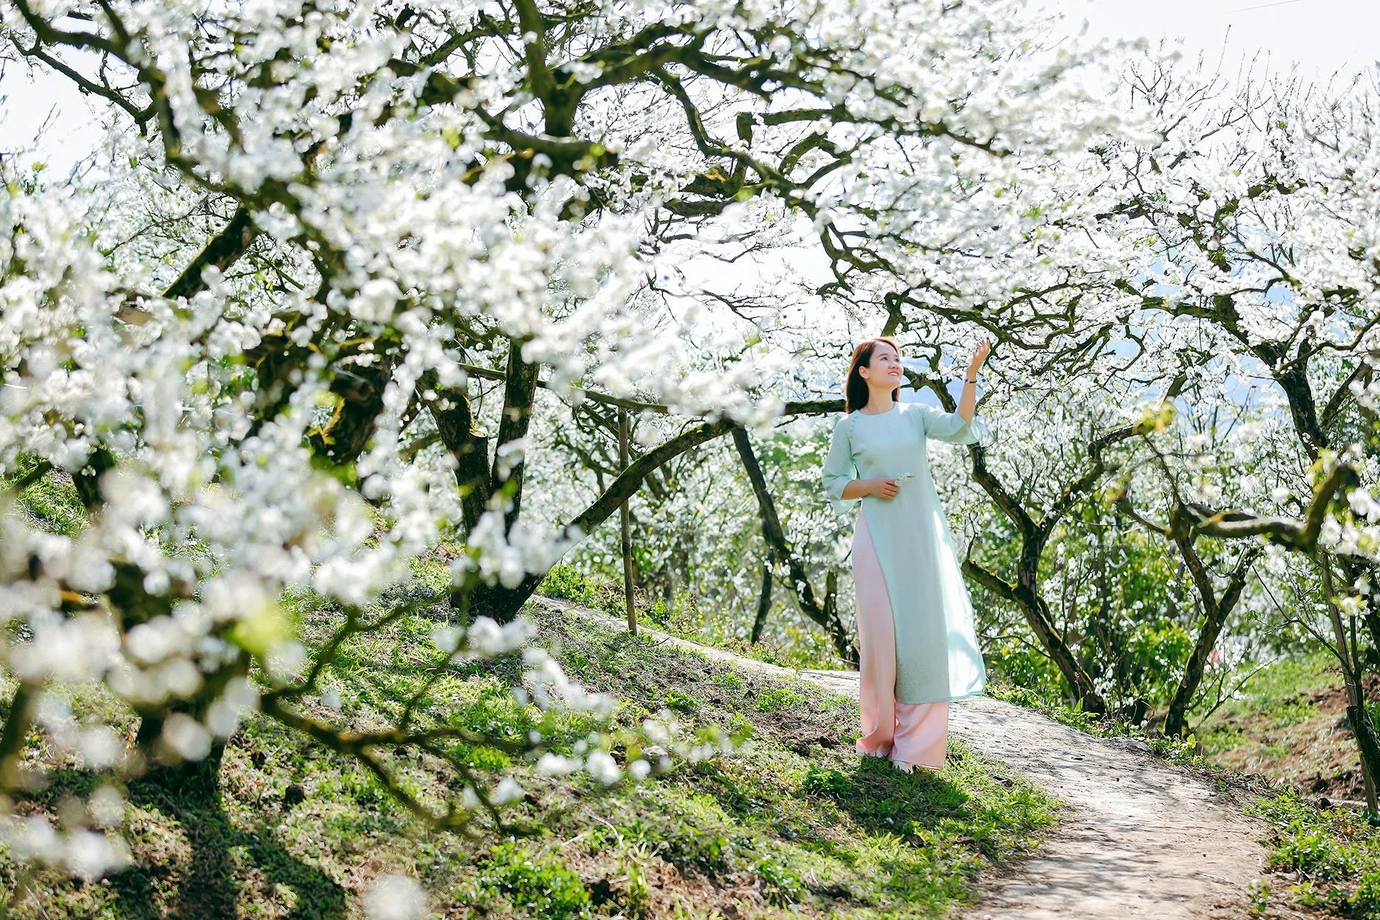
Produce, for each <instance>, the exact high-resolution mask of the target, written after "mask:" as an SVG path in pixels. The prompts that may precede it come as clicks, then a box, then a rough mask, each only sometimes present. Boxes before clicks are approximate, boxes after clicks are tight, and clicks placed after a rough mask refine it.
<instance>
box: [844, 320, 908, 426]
mask: <svg viewBox="0 0 1380 920" xmlns="http://www.w3.org/2000/svg"><path fill="white" fill-rule="evenodd" d="M878 342H880V343H882V344H884V345H890V346H891V347H892V348H895V349H896V354H897V355H898V356H899V355H900V354H901V349H900V347H899V346H898V345H897V344H896V340H895V339H893V338H892V337H891V336H889V335H879V336H877V337H876V338H875V339H868V340H867V341H865V342H863V343H861V344H860V345H858V347H857V348H855V349H853V361H852V363H851V364H849V365H848V383H847V384H845V385H844V388H843V411H844V414H845V415H846V414H848V413H849V412H856V411H857V410H858V409H861V408H862V407H863V406H865V405H867V399H868V396H869V395H870V394H869V392H868V389H867V381H866V380H865V379H863V375H862V374H860V373H858V369H859V368H863V367H871V366H872V350H873V349H874V348H876V347H877V343H878ZM891 401H892V402H900V401H901V388H900V387H897V388H896V389H894V390H892V391H891Z"/></svg>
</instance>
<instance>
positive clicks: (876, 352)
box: [858, 342, 904, 387]
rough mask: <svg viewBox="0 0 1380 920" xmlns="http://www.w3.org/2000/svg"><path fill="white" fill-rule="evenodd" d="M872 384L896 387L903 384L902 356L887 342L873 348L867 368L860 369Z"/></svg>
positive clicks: (864, 377)
mask: <svg viewBox="0 0 1380 920" xmlns="http://www.w3.org/2000/svg"><path fill="white" fill-rule="evenodd" d="M858 370H859V372H860V373H861V374H862V376H863V379H865V380H866V381H867V382H868V383H870V384H875V385H878V386H886V387H895V386H899V385H900V384H901V378H902V377H903V376H904V374H902V372H901V355H900V353H899V352H897V351H896V349H894V348H892V347H891V346H890V345H888V344H887V343H886V342H878V343H877V344H876V345H874V346H873V347H872V357H871V359H870V360H869V361H868V364H867V366H866V367H862V368H859V369H858Z"/></svg>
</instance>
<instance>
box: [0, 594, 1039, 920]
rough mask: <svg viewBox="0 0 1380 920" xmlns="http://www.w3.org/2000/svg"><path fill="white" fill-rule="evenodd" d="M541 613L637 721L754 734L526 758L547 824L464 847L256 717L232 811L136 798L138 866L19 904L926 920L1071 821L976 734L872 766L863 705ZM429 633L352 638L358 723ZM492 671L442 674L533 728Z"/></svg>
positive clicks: (351, 676) (579, 723)
mask: <svg viewBox="0 0 1380 920" xmlns="http://www.w3.org/2000/svg"><path fill="white" fill-rule="evenodd" d="M303 606H306V607H309V606H310V605H309V604H303ZM534 616H535V618H536V619H537V620H538V622H539V625H540V628H541V635H542V639H541V641H542V642H544V643H546V644H548V645H550V646H551V647H552V648H553V649H555V650H556V651H557V653H558V657H559V658H560V660H561V661H562V663H563V664H564V666H565V667H566V668H567V669H568V672H569V673H570V674H571V675H572V676H573V677H576V678H578V679H579V680H581V681H582V682H583V683H584V684H585V685H586V686H588V687H590V688H593V689H598V690H603V691H607V692H609V693H612V694H613V695H615V696H616V697H617V698H619V699H623V700H625V701H626V702H624V703H623V704H622V706H621V707H620V709H619V711H618V713H617V716H616V719H617V720H618V721H620V722H623V723H629V724H631V723H634V722H636V721H639V720H640V719H641V718H643V717H644V716H645V715H647V714H649V713H650V712H653V711H655V710H658V709H660V708H661V707H663V706H668V707H670V708H671V709H673V710H674V711H676V712H677V714H678V716H680V717H681V718H682V719H683V720H684V721H685V722H687V723H691V724H696V723H713V724H718V725H722V726H725V727H727V728H730V729H736V730H739V731H743V730H746V731H750V734H751V738H752V742H753V743H752V745H751V746H750V747H749V748H748V749H746V750H744V751H741V752H739V753H736V754H733V755H720V756H717V757H715V758H713V759H711V760H709V761H705V762H701V763H699V764H696V765H686V766H683V767H681V768H679V769H677V770H675V771H673V772H672V773H670V774H668V775H666V776H664V777H662V778H659V779H654V780H651V781H648V782H647V783H645V784H643V785H640V786H619V787H615V788H614V789H613V790H610V791H602V790H598V789H595V788H593V783H592V781H591V780H589V779H588V778H584V779H579V778H576V779H562V780H556V779H549V778H542V777H537V776H533V775H530V774H528V772H527V770H526V767H525V766H524V765H521V764H518V765H514V766H515V770H516V772H517V774H518V775H519V777H520V778H521V782H522V785H523V787H524V788H525V789H527V790H528V793H529V794H528V796H527V798H526V800H524V801H522V802H521V803H519V804H518V805H516V807H515V808H514V815H515V816H516V817H517V818H519V819H521V820H523V821H525V822H527V823H529V824H531V825H533V826H534V828H535V829H536V832H535V833H534V834H532V835H530V836H520V837H514V838H503V837H501V836H500V835H499V834H497V833H496V832H494V831H493V830H492V829H481V832H480V834H479V836H478V838H477V839H468V838H465V837H462V836H459V835H456V834H443V833H435V832H430V831H427V830H424V829H422V828H420V827H418V826H417V824H416V823H415V822H414V821H412V820H411V819H410V817H409V816H408V815H407V814H405V813H404V812H403V811H402V810H401V809H400V808H399V807H398V806H396V805H394V804H393V803H392V801H391V800H390V799H388V798H387V797H386V795H385V794H384V793H383V791H382V790H381V789H380V787H379V785H378V784H377V783H376V782H375V781H374V779H373V778H372V777H371V776H370V775H369V774H368V773H367V772H366V771H365V770H363V769H362V768H360V767H358V766H356V765H354V764H353V763H352V762H349V761H346V760H344V759H342V758H340V757H338V756H336V755H334V754H331V753H330V752H326V751H323V750H321V749H319V748H312V747H308V746H306V745H304V744H303V743H302V742H301V741H299V740H297V739H295V738H293V737H290V736H288V735H287V734H286V733H285V732H284V731H282V730H281V729H279V728H278V727H276V726H275V725H274V724H272V723H269V722H267V721H266V720H262V719H259V720H256V721H254V722H251V723H250V724H249V725H247V726H246V727H245V728H244V729H243V730H242V731H241V732H240V733H239V734H238V735H237V736H236V737H235V738H233V739H232V742H231V744H230V746H229V748H228V750H227V752H226V756H225V762H224V765H223V768H222V772H221V778H222V795H221V797H220V798H219V800H218V801H215V800H207V799H206V798H205V797H203V796H198V795H195V794H193V793H191V792H187V791H185V790H184V791H176V790H173V791H170V790H167V789H163V788H158V787H149V786H143V787H140V786H136V787H134V788H133V789H132V790H131V795H130V799H131V808H130V810H129V814H128V820H129V838H130V840H131V844H132V847H133V852H134V858H135V863H134V866H133V867H132V868H131V869H129V870H128V871H126V872H124V873H122V874H121V875H119V876H116V877H114V878H111V879H108V880H105V881H102V882H99V883H96V884H89V885H82V884H80V883H77V882H74V881H70V880H66V879H64V878H62V877H61V876H59V875H57V874H56V873H47V872H45V873H40V874H39V875H37V876H33V877H29V878H21V877H20V875H19V874H17V871H16V868H15V866H14V865H13V864H12V863H11V862H10V861H9V860H8V859H5V858H4V857H3V856H2V855H0V881H3V883H4V888H5V890H6V892H8V898H7V899H8V901H9V908H10V910H11V911H12V915H13V916H17V917H35V918H38V917H41V918H60V917H63V918H65V917H165V916H174V915H179V916H181V915H185V916H198V917H200V916H235V915H239V916H241V917H301V918H312V917H341V916H346V917H352V916H358V915H359V912H360V906H359V895H360V893H361V892H362V891H363V890H364V889H365V888H366V887H367V885H368V884H369V882H370V881H371V880H372V879H373V878H374V877H376V876H377V875H379V874H380V873H383V872H404V873H409V874H415V875H417V876H419V877H421V878H422V879H423V880H424V881H425V883H426V885H427V887H428V889H429V890H430V891H431V893H432V895H433V897H434V906H435V907H436V909H437V913H438V914H439V915H444V916H453V917H466V916H493V917H504V916H531V917H555V918H558V917H579V916H586V915H594V916H599V915H615V914H619V913H621V914H623V915H624V916H629V917H636V916H644V917H661V916H685V917H714V916H723V917H740V916H743V917H745V916H771V915H775V914H784V913H788V912H789V913H798V914H804V915H807V916H810V915H813V916H840V917H848V916H868V917H888V916H895V917H911V916H913V917H928V916H935V915H937V914H939V913H941V912H942V911H943V910H944V909H945V908H947V907H949V906H951V905H953V904H955V903H957V902H961V901H963V900H964V899H966V898H968V897H969V896H970V894H971V892H972V890H973V885H974V883H975V882H976V881H977V879H978V878H979V876H980V875H981V873H982V872H984V871H985V870H987V869H988V868H989V867H990V866H992V865H993V864H994V863H996V864H1001V863H1004V862H1006V861H1008V860H1010V859H1012V858H1014V857H1016V856H1018V855H1019V854H1020V853H1021V852H1022V851H1023V850H1025V849H1026V848H1027V847H1029V846H1031V845H1032V843H1033V842H1034V841H1035V839H1036V837H1037V836H1038V834H1039V833H1040V831H1041V830H1042V829H1043V828H1045V827H1047V826H1048V825H1049V824H1050V822H1051V821H1052V818H1053V806H1052V803H1050V802H1049V801H1048V800H1046V799H1045V798H1043V797H1042V796H1041V795H1040V794H1039V793H1038V792H1036V791H1034V790H1033V789H1031V788H1030V787H1029V786H1028V785H1026V784H1025V783H1024V782H1022V781H1021V780H1019V779H1018V778H1013V777H1009V776H1006V775H1004V774H1003V772H1002V771H1001V770H1000V769H998V768H995V767H993V766H992V765H990V764H986V763H983V762H981V761H980V760H979V759H977V758H976V757H974V756H973V755H971V754H970V753H969V752H968V751H966V750H965V749H964V748H963V747H962V746H961V745H954V747H953V752H952V755H951V762H950V763H949V765H948V766H947V767H946V769H945V770H944V771H943V773H942V774H940V775H939V776H906V775H902V774H900V773H897V772H896V771H894V770H893V769H892V768H891V767H890V766H889V765H888V764H886V763H885V762H881V761H877V760H874V759H871V758H869V759H865V760H860V759H859V758H858V757H857V756H856V755H854V754H853V753H852V741H853V739H854V738H855V737H856V730H855V727H854V724H855V720H856V710H855V709H854V707H853V706H852V705H850V704H848V703H847V702H845V701H843V700H840V699H838V698H834V697H830V696H829V695H827V694H825V693H824V692H823V691H821V690H819V689H817V688H814V687H812V686H809V685H805V684H797V683H794V682H786V683H782V682H777V681H773V680H771V679H769V678H764V677H760V676H756V675H748V674H742V673H738V672H736V671H734V670H732V669H730V668H727V667H724V666H722V665H719V664H716V663H711V662H709V661H707V660H705V659H703V658H700V657H699V656H696V655H691V654H686V653H683V652H681V651H678V650H675V649H672V648H670V647H661V646H658V645H656V644H655V643H654V642H652V641H651V640H647V639H634V638H631V637H629V636H627V635H626V634H623V633H621V632H609V631H606V630H604V629H602V628H598V627H595V626H592V625H591V624H589V623H588V622H587V621H585V620H574V619H567V618H566V617H567V615H565V614H560V613H547V612H539V613H534ZM328 619H329V617H328V616H327V615H326V614H323V613H306V614H305V616H304V623H306V624H307V626H308V628H310V629H325V628H327V623H326V622H325V621H327V620H328ZM431 626H432V623H431V622H430V621H428V620H425V619H424V618H422V617H417V618H414V619H413V620H411V621H407V622H403V623H401V624H399V626H398V628H397V629H395V630H393V631H392V632H391V633H389V634H388V635H384V636H375V637H360V638H359V639H357V640H353V641H352V642H351V643H350V645H349V646H347V648H346V649H345V653H346V654H345V655H344V659H343V668H344V670H345V671H348V673H344V672H342V673H341V674H340V675H338V686H339V688H340V689H341V690H342V691H343V692H342V702H343V707H344V711H345V712H346V713H347V714H349V715H350V716H351V717H352V718H354V719H356V720H357V721H358V722H360V723H361V724H363V723H369V722H371V721H374V720H375V719H376V718H377V715H378V713H379V712H380V711H381V710H382V709H385V708H386V707H388V706H389V705H390V702H389V701H390V700H392V699H396V698H397V697H399V696H400V695H401V694H403V693H405V692H406V690H407V688H408V687H409V686H411V685H412V684H413V682H414V681H415V680H416V679H417V671H418V670H419V669H418V664H419V663H420V662H423V661H424V660H425V659H426V655H427V646H428V644H429V643H428V639H427V636H429V634H430V629H431ZM504 666H509V667H511V666H512V663H511V662H508V663H506V664H505V663H499V664H498V665H497V667H504ZM492 667H494V666H493V665H484V666H475V665H471V666H469V667H467V668H463V669H455V671H454V673H452V674H450V675H448V677H447V679H446V680H445V681H444V682H443V683H442V684H441V685H440V692H441V694H442V696H443V699H442V707H443V708H444V709H445V710H446V711H448V712H449V713H451V714H452V716H453V717H454V718H457V719H460V720H461V721H464V722H467V723H469V724H470V725H473V726H479V725H491V724H501V723H507V722H510V721H511V720H512V719H513V717H514V716H519V717H521V714H520V713H518V712H517V710H516V708H515V706H514V704H513V703H512V702H511V699H510V697H508V696H507V694H506V692H505V690H504V685H503V683H502V682H501V681H499V680H497V679H496V678H495V677H494V674H493V673H492V670H491V669H492ZM352 688H353V689H352ZM73 698H74V701H75V703H76V707H77V709H78V710H79V711H81V710H84V709H87V708H90V707H104V708H110V707H111V706H112V704H111V702H110V701H109V700H105V699H103V698H102V697H101V696H100V694H99V693H98V692H96V691H95V690H93V689H92V690H87V691H83V692H78V693H74V694H73ZM533 724H536V723H533ZM129 727H130V728H132V727H133V726H132V724H130V726H129ZM540 727H541V728H542V729H543V730H544V731H546V732H547V733H548V735H555V736H559V737H568V738H574V737H577V736H579V735H581V734H583V732H584V731H586V730H588V729H589V728H590V727H591V726H590V725H589V724H588V723H587V722H585V721H583V719H582V718H575V717H570V716H563V717H559V718H551V717H547V718H546V719H545V720H544V722H542V723H541V724H540ZM523 730H525V729H523ZM36 757H38V758H39V759H43V752H36ZM471 760H472V762H474V763H475V764H477V765H479V766H484V767H495V766H501V765H502V764H503V762H504V756H503V755H502V754H500V753H498V752H497V751H493V750H489V749H476V750H474V751H472V752H471ZM58 766H61V765H58ZM406 766H407V767H408V774H409V779H410V781H411V782H412V784H413V787H414V788H416V789H418V790H420V791H422V792H423V793H425V792H426V791H427V790H429V789H430V790H433V791H434V790H436V789H438V788H440V786H441V785H442V784H451V783H453V782H454V778H453V777H451V776H449V775H447V774H445V773H441V772H437V771H435V770H430V769H427V768H426V765H425V764H422V763H421V762H417V763H415V764H408V765H406ZM86 784H87V780H86V779H85V777H84V776H83V775H82V774H81V773H80V772H78V771H76V770H72V769H65V770H59V772H58V774H57V782H56V784H55V789H54V791H53V792H52V793H50V794H46V795H45V796H43V797H42V798H41V799H40V800H38V801H34V802H29V803H25V805H24V808H25V809H26V810H31V811H46V812H51V811H53V810H55V809H56V808H58V807H60V804H59V803H60V801H61V798H62V796H63V794H64V792H66V791H75V790H79V789H82V788H84V787H85V786H86ZM299 793H300V796H299ZM299 797H300V798H301V801H295V800H296V799H297V798H299ZM17 885H20V886H21V887H20V888H19V890H18V891H16V886H17Z"/></svg>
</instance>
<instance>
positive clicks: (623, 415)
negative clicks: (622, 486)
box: [618, 408, 637, 636]
mask: <svg viewBox="0 0 1380 920" xmlns="http://www.w3.org/2000/svg"><path fill="white" fill-rule="evenodd" d="M618 466H619V468H620V469H627V468H628V413H627V410H625V409H622V408H620V409H619V410H618ZM628 501H629V499H624V501H623V504H622V505H620V506H619V509H618V513H619V516H620V517H621V518H622V521H623V595H624V598H625V600H626V602H627V605H628V632H629V633H631V634H632V635H634V636H635V635H637V608H636V607H635V606H634V605H633V563H632V522H631V520H630V515H629V513H628Z"/></svg>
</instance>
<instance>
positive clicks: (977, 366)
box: [968, 339, 992, 380]
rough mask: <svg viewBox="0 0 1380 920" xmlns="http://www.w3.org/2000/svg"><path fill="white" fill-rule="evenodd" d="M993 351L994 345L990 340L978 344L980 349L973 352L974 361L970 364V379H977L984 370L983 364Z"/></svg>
mask: <svg viewBox="0 0 1380 920" xmlns="http://www.w3.org/2000/svg"><path fill="white" fill-rule="evenodd" d="M991 351H992V343H991V341H989V340H988V339H983V340H982V341H981V342H978V347H977V349H976V350H974V351H973V360H971V361H969V362H968V379H969V380H973V379H976V378H977V373H978V371H980V370H982V364H983V362H984V361H986V360H987V355H988V354H989V353H990V352H991Z"/></svg>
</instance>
